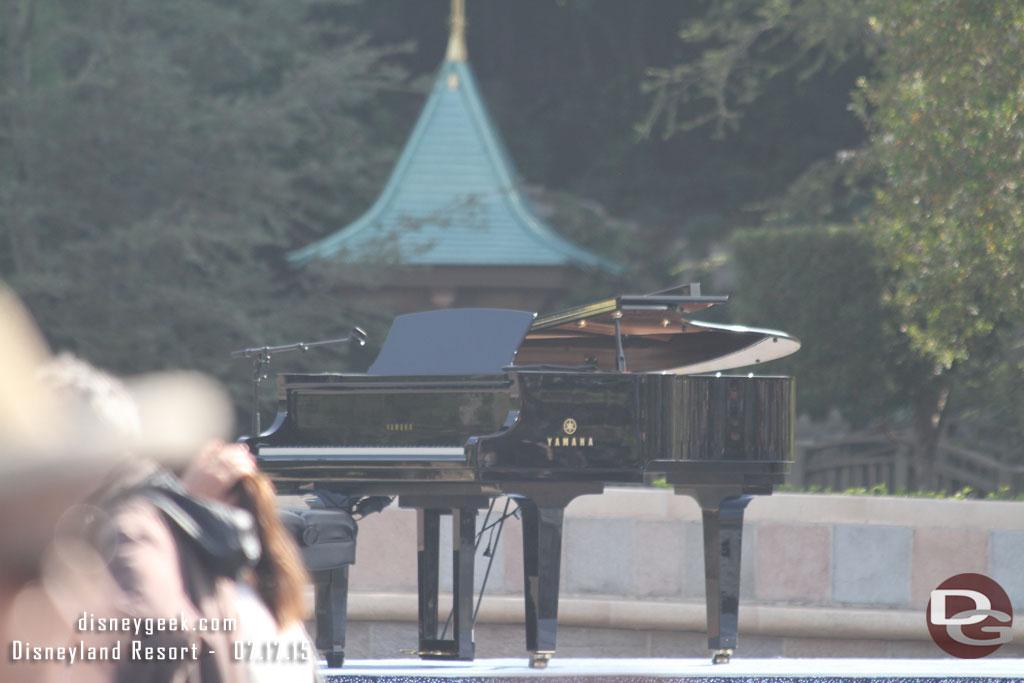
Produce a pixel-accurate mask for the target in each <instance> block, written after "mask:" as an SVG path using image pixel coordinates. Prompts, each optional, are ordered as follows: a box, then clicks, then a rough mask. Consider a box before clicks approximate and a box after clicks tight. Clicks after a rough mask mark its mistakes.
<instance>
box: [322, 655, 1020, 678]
mask: <svg viewBox="0 0 1024 683" xmlns="http://www.w3.org/2000/svg"><path fill="white" fill-rule="evenodd" d="M323 673H324V678H325V680H326V681H327V683H342V682H344V683H370V682H373V683H385V682H387V683H392V682H393V683H421V682H424V681H430V682H434V681H437V682H438V683H452V682H453V681H486V682H488V683H490V682H492V681H493V682H496V681H517V680H522V679H524V678H541V679H544V680H545V681H547V682H548V683H552V682H554V681H566V682H569V681H603V682H607V683H612V682H613V681H614V682H616V683H618V682H621V683H633V682H639V681H652V680H653V681H659V682H663V681H673V680H678V681H687V683H711V682H712V681H721V682H723V683H738V682H739V681H752V682H753V681H756V682H758V683H768V682H769V681H770V682H773V683H782V682H784V681H785V682H789V681H792V682H794V683H797V682H804V681H806V682H807V683H812V682H818V681H837V682H839V683H853V682H854V681H866V682H870V683H883V682H885V681H893V682H897V681H898V682H900V683H909V682H911V681H922V682H924V681H928V682H932V681H949V682H951V683H953V682H956V683H960V682H963V683H967V682H968V681H972V682H973V681H992V682H995V681H1000V682H1002V681H1024V659H976V660H962V659H782V658H780V659H743V658H738V659H734V660H733V661H732V662H730V663H728V664H718V665H714V664H711V662H710V660H700V659H562V658H558V657H555V658H554V659H552V660H551V662H550V663H549V664H548V667H547V669H531V668H530V667H529V665H528V664H527V660H526V658H522V659H480V660H476V661H474V662H425V661H419V660H414V659H364V660H353V661H351V662H346V663H345V666H344V667H343V668H341V669H325V670H324V671H323Z"/></svg>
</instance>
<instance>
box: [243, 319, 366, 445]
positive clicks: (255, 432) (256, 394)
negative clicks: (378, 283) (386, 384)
mask: <svg viewBox="0 0 1024 683" xmlns="http://www.w3.org/2000/svg"><path fill="white" fill-rule="evenodd" d="M353 341H354V342H359V345H360V346H363V345H365V344H366V332H364V331H363V329H362V328H361V327H353V328H352V332H350V333H349V335H348V336H347V337H342V338H340V339H328V340H326V341H316V342H299V343H297V344H285V345H283V346H255V347H253V348H251V349H241V350H238V351H232V352H231V357H232V358H252V438H254V439H255V438H259V435H260V382H261V381H263V380H265V379H266V378H267V377H266V375H264V374H263V371H264V370H265V369H266V367H267V366H268V365H270V357H271V355H272V354H275V353H285V352H287V351H302V352H306V351H309V350H310V349H311V348H313V347H314V346H326V345H328V344H342V343H345V342H353Z"/></svg>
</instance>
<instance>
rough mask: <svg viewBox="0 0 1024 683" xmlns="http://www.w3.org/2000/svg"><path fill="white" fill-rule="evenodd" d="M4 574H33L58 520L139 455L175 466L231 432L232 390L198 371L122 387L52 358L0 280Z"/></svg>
mask: <svg viewBox="0 0 1024 683" xmlns="http://www.w3.org/2000/svg"><path fill="white" fill-rule="evenodd" d="M0 358H2V359H3V368H4V369H3V371H2V378H3V381H0V520H3V522H0V548H2V550H0V574H3V573H5V568H6V570H7V571H11V570H12V569H13V570H15V571H28V570H30V569H31V567H32V564H33V562H35V561H36V560H37V559H38V554H39V553H41V552H42V549H43V548H44V547H45V545H46V544H47V543H48V542H49V541H50V540H51V538H52V530H53V529H54V527H55V525H56V523H57V521H58V519H59V518H60V516H61V515H62V514H64V513H65V511H67V510H68V509H69V508H71V507H72V506H73V505H75V504H76V503H79V502H81V501H82V500H84V499H85V498H87V497H88V496H89V494H91V493H92V492H94V491H95V490H96V488H97V487H98V486H99V485H100V484H101V483H102V482H104V481H108V480H110V479H111V478H112V477H114V476H116V474H117V473H118V471H119V470H121V469H122V468H124V467H125V464H126V463H127V462H131V461H135V462H137V461H138V459H139V458H148V459H154V460H158V461H160V462H162V463H164V464H166V465H169V466H172V467H174V466H178V465H183V464H184V463H185V462H186V461H187V460H189V459H191V458H193V457H195V456H196V455H197V454H198V452H199V450H200V448H201V447H202V445H203V444H204V443H206V442H207V441H208V440H209V439H211V438H223V437H226V436H228V435H229V434H230V428H231V424H232V419H231V418H232V410H231V404H230V401H229V399H228V396H227V393H226V392H225V391H224V390H223V388H221V387H220V386H219V385H218V384H217V383H216V382H214V381H213V380H211V379H209V378H207V377H205V376H203V375H200V374H198V373H193V372H163V373H158V374H153V375H145V376H140V377H135V378H131V379H129V380H127V381H125V382H121V381H120V380H118V379H116V378H114V377H112V376H110V375H107V374H106V373H103V372H102V371H99V370H96V369H95V368H93V367H92V366H90V365H88V364H87V363H85V362H83V361H81V360H78V359H75V358H74V357H71V356H67V355H62V356H57V357H56V358H55V357H53V356H52V354H51V353H50V351H49V349H48V348H47V345H46V343H45V341H44V340H43V338H42V335H41V334H40V333H39V331H38V329H37V328H36V326H35V324H34V323H33V321H32V319H31V317H30V316H29V314H28V312H27V311H26V310H25V308H24V306H23V305H22V304H21V302H20V301H19V300H18V298H17V296H16V295H15V294H14V293H13V292H12V291H11V290H10V289H9V288H7V287H5V286H4V285H3V284H2V283H0Z"/></svg>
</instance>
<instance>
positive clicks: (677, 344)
mask: <svg viewBox="0 0 1024 683" xmlns="http://www.w3.org/2000/svg"><path fill="white" fill-rule="evenodd" d="M691 291H693V290H691ZM726 301H728V297H726V296H700V295H699V294H696V293H694V294H693V295H684V296H667V295H664V294H654V295H622V296H619V297H616V298H614V299H606V300H604V301H598V302H596V303H592V304H587V305H585V306H578V307H576V308H571V309H568V310H565V311H561V312H559V313H553V314H551V315H545V316H542V317H539V318H537V319H536V320H535V321H534V323H533V325H532V326H531V327H530V331H529V332H528V333H527V335H526V339H525V340H523V343H522V345H521V346H520V347H519V353H518V354H517V355H516V365H519V366H525V365H554V366H588V365H589V366H594V367H596V368H597V369H598V370H601V371H605V372H614V371H615V369H616V363H615V358H616V351H617V350H616V343H615V323H616V320H618V323H619V327H620V328H621V331H622V348H623V352H624V354H625V358H626V370H627V371H629V372H661V373H674V374H694V373H703V372H717V371H720V370H729V369H732V368H740V367H745V366H749V365H757V364H760V363H764V362H767V361H769V360H774V359H776V358H781V357H783V356H788V355H789V354H791V353H793V352H795V351H796V350H797V349H799V348H800V342H799V340H797V339H795V338H794V337H791V336H790V335H788V334H786V333H785V332H780V331H778V330H767V329H758V328H752V327H740V326H737V325H721V324H715V323H704V322H698V321H694V320H690V319H689V317H688V316H689V314H691V313H695V312H697V311H701V310H704V309H706V308H709V307H711V306H714V305H716V304H721V303H725V302H726Z"/></svg>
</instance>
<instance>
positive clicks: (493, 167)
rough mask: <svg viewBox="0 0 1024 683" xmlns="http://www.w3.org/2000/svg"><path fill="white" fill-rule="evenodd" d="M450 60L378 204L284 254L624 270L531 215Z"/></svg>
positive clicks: (299, 261) (459, 56)
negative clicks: (339, 226) (325, 233)
mask: <svg viewBox="0 0 1024 683" xmlns="http://www.w3.org/2000/svg"><path fill="white" fill-rule="evenodd" d="M461 50H462V51H461V53H460V51H459V50H456V51H455V52H454V53H453V51H452V43H449V54H448V57H447V58H446V60H445V62H444V63H443V64H442V65H441V69H440V71H439V73H438V75H437V78H436V79H435V81H434V85H433V88H432V90H431V93H430V97H429V98H428V99H427V103H426V105H425V106H424V108H423V111H422V113H421V114H420V117H419V120H418V121H417V122H416V126H415V128H414V129H413V131H412V135H411V136H410V137H409V140H408V142H407V143H406V145H405V148H404V150H403V151H402V155H401V157H399V159H398V163H397V164H396V166H395V168H394V170H393V171H392V173H391V177H390V178H389V179H388V182H387V185H386V186H385V187H384V190H383V192H382V193H381V195H380V196H379V197H378V198H377V201H376V202H375V203H374V204H373V206H371V207H370V208H369V210H367V212H366V213H365V214H363V215H362V216H361V217H360V218H358V219H357V220H356V221H354V222H353V223H351V224H350V225H348V226H346V227H345V228H343V229H341V230H339V231H337V232H335V233H333V234H331V235H328V236H327V237H324V238H322V239H320V240H318V241H316V242H314V243H312V244H310V245H308V246H306V247H303V248H301V249H297V250H295V251H293V252H291V253H290V254H289V255H288V260H289V261H290V262H291V263H292V264H293V265H294V266H302V265H305V264H306V263H308V262H309V261H310V260H312V259H316V258H323V259H332V260H338V261H346V262H366V261H369V262H381V261H390V262H394V263H395V264H396V265H399V264H400V265H430V266H441V265H453V266H477V265H495V266H498V265H501V266H522V265H525V266H564V265H575V266H579V267H583V268H593V269H602V270H607V271H612V272H617V271H620V270H621V267H620V266H619V265H617V264H615V263H613V262H612V261H609V260H607V259H605V258H602V257H600V256H597V255H595V254H592V253H590V252H589V251H587V250H585V249H583V248H581V247H578V246H576V245H574V244H572V243H571V242H569V241H568V240H566V239H565V238H563V237H561V236H559V235H558V234H557V233H556V232H555V231H554V230H553V229H552V228H551V227H550V226H548V225H547V224H546V223H545V222H544V221H543V220H541V219H540V218H539V217H538V216H537V215H536V214H535V213H534V212H533V210H532V209H531V208H530V206H529V204H528V201H527V199H526V197H525V196H524V195H523V192H522V189H521V187H520V185H519V182H518V181H517V178H516V175H515V171H514V168H513V165H512V162H511V160H510V159H509V157H508V155H507V153H506V152H505V150H504V147H503V145H502V142H501V138H500V136H499V135H498V133H497V130H496V129H495V127H494V125H493V123H492V122H491V119H490V117H489V116H488V114H487V110H486V107H485V105H484V102H483V99H482V98H481V97H480V93H479V91H478V89H477V85H476V81H475V79H474V78H473V73H472V71H471V69H470V68H469V65H468V64H467V63H466V61H465V54H464V47H463V48H462V49H461Z"/></svg>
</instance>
